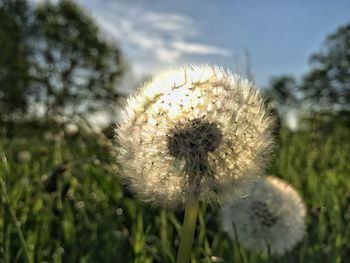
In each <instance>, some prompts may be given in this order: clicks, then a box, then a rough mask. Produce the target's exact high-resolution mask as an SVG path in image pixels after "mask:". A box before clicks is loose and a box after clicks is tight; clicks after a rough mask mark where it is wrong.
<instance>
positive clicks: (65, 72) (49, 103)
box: [0, 0, 124, 115]
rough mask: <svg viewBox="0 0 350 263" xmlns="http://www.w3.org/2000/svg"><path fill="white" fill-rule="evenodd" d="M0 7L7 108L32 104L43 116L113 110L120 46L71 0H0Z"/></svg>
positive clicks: (1, 70) (0, 73) (0, 74)
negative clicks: (33, 2) (39, 1)
mask: <svg viewBox="0 0 350 263" xmlns="http://www.w3.org/2000/svg"><path fill="white" fill-rule="evenodd" d="M0 7H1V9H0V10H1V13H3V14H4V16H1V17H2V20H3V21H2V24H1V25H2V26H1V27H0V29H1V30H0V47H3V48H4V49H5V50H8V52H6V53H5V57H4V58H2V60H3V61H1V64H0V81H1V82H0V84H1V87H2V92H1V94H0V96H2V97H5V98H8V99H7V100H6V101H4V103H3V105H2V107H3V108H6V107H7V112H11V111H12V110H15V109H16V108H19V109H21V110H22V111H25V110H28V106H29V105H33V103H34V104H35V105H37V106H36V107H37V108H38V107H39V106H40V107H42V108H43V109H44V111H45V113H46V114H47V115H55V114H62V113H64V114H75V113H86V112H91V111H97V110H101V108H102V109H103V110H114V107H113V106H115V103H116V99H117V98H118V97H119V92H118V91H117V89H116V83H117V81H118V80H119V79H120V78H121V76H122V74H123V72H124V63H123V60H122V56H121V53H120V50H119V49H118V48H117V47H116V45H115V44H114V43H111V42H110V41H107V40H105V39H104V38H103V37H102V35H101V32H100V30H99V29H98V27H97V25H96V23H95V21H94V20H93V19H92V18H91V17H90V16H89V15H87V14H86V13H85V12H84V11H83V10H81V8H80V7H79V6H78V5H77V4H75V3H74V2H73V1H65V0H64V1H57V2H52V1H47V2H44V3H42V4H39V5H34V6H31V5H29V4H28V3H27V1H24V0H15V1H13V2H12V1H8V0H2V4H1V5H0ZM6 17H7V18H6ZM23 18H26V19H23ZM10 29H13V30H10ZM12 43H15V44H14V45H12ZM14 98H15V99H17V100H19V102H21V103H18V102H17V101H13V99H14ZM32 108H33V107H32ZM34 108H35V107H34Z"/></svg>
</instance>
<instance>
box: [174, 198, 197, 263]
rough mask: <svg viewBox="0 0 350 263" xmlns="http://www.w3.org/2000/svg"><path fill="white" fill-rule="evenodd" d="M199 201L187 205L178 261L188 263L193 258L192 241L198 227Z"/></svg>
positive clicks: (178, 262)
mask: <svg viewBox="0 0 350 263" xmlns="http://www.w3.org/2000/svg"><path fill="white" fill-rule="evenodd" d="M198 208H199V201H198V200H195V201H193V202H192V203H189V204H188V205H187V206H186V210H185V218H184V223H183V225H182V229H181V240H180V246H179V251H178V252H177V261H176V262H177V263H188V262H190V258H191V250H192V243H193V238H194V232H195V229H196V221H197V214H198Z"/></svg>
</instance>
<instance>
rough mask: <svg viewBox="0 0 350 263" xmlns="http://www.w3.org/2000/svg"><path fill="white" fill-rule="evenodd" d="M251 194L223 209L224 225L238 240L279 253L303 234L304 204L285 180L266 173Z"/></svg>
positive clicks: (248, 245) (247, 244)
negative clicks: (266, 175)
mask: <svg viewBox="0 0 350 263" xmlns="http://www.w3.org/2000/svg"><path fill="white" fill-rule="evenodd" d="M251 191H252V192H251V194H250V195H249V196H247V197H246V198H242V199H240V200H238V201H237V202H235V203H234V204H233V205H226V206H224V207H223V208H222V216H223V227H224V230H225V231H227V232H228V233H229V234H231V236H232V237H233V238H234V227H235V228H236V231H237V236H238V242H240V243H241V244H242V245H243V246H245V247H247V248H249V249H252V250H258V251H267V250H268V249H270V250H271V252H272V253H274V254H279V255H282V254H284V253H285V252H287V251H289V250H291V249H292V248H293V247H294V246H295V245H296V244H297V243H298V242H299V241H300V240H301V239H302V238H303V236H304V234H305V214H306V209H305V205H304V203H303V201H302V199H301V198H300V196H299V194H298V193H297V192H296V190H294V189H293V188H292V186H290V185H289V184H288V183H286V182H284V181H282V180H281V179H278V178H276V177H272V176H268V177H266V178H261V179H259V180H258V181H256V182H255V183H254V186H253V187H252V189H251Z"/></svg>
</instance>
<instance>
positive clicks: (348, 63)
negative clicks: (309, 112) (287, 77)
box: [301, 24, 350, 110]
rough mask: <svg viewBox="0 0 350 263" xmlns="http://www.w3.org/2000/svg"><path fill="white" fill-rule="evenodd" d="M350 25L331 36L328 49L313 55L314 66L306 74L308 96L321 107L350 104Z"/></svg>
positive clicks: (342, 106) (306, 92)
mask: <svg viewBox="0 0 350 263" xmlns="http://www.w3.org/2000/svg"><path fill="white" fill-rule="evenodd" d="M349 50H350V24H347V25H344V26H342V27H340V28H339V29H338V30H337V31H336V32H335V33H334V34H331V35H330V36H328V37H327V40H326V42H325V46H324V49H323V50H321V51H320V52H318V53H316V54H314V55H312V56H311V59H310V60H311V62H312V66H313V68H312V69H311V70H310V71H309V72H308V73H307V74H306V75H305V76H304V79H303V83H302V85H301V90H302V91H303V93H304V96H305V99H307V100H311V101H313V102H316V103H317V104H318V106H320V107H326V108H332V107H334V106H335V105H336V106H337V107H340V108H342V109H347V110H349V106H350V85H349V83H350V52H349Z"/></svg>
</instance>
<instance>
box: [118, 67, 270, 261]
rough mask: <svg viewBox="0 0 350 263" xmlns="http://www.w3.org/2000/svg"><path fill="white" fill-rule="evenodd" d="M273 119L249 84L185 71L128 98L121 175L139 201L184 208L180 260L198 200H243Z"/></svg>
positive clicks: (210, 71)
mask: <svg viewBox="0 0 350 263" xmlns="http://www.w3.org/2000/svg"><path fill="white" fill-rule="evenodd" d="M270 126H271V118H270V117H269V116H268V114H267V112H266V110H265V107H264V105H263V99H262V97H261V96H260V94H259V92H258V91H257V90H256V89H255V87H254V86H253V85H252V84H251V83H249V82H248V81H246V80H242V79H240V78H239V77H238V76H233V75H231V74H230V73H228V72H225V71H224V70H222V69H220V68H217V67H209V66H186V67H183V68H180V69H178V70H172V71H168V72H166V73H164V74H162V75H160V76H159V77H157V78H155V79H154V80H153V81H151V82H149V83H147V84H146V85H145V86H144V87H143V88H142V89H141V90H140V91H139V92H138V93H137V94H136V95H135V96H133V97H131V98H130V99H129V100H128V103H127V106H126V108H125V110H124V112H123V119H122V121H121V122H120V124H119V126H118V128H117V130H116V136H115V142H116V147H115V150H116V151H115V153H116V158H117V162H118V164H119V165H120V168H121V170H120V172H119V174H120V176H121V178H122V179H123V180H124V183H126V184H127V185H128V186H129V187H130V188H131V190H132V191H133V192H134V193H135V194H136V195H137V196H138V197H139V198H140V199H142V200H144V201H146V202H150V203H152V204H155V205H160V206H166V207H172V208H176V207H183V206H184V205H185V206H186V211H185V217H184V223H183V226H182V230H181V241H180V245H179V250H178V256H177V262H189V260H190V254H191V247H192V242H193V237H194V232H195V226H196V220H197V213H198V207H199V204H198V202H199V200H202V201H207V202H219V203H220V202H224V201H229V200H232V199H234V198H235V197H237V196H239V195H240V194H242V192H243V191H244V189H245V188H246V185H248V184H247V183H248V182H249V181H250V180H251V178H254V177H255V176H258V175H259V174H260V173H261V171H262V168H264V166H265V162H266V157H267V156H268V153H269V152H270V150H271V146H272V136H271V131H270Z"/></svg>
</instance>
